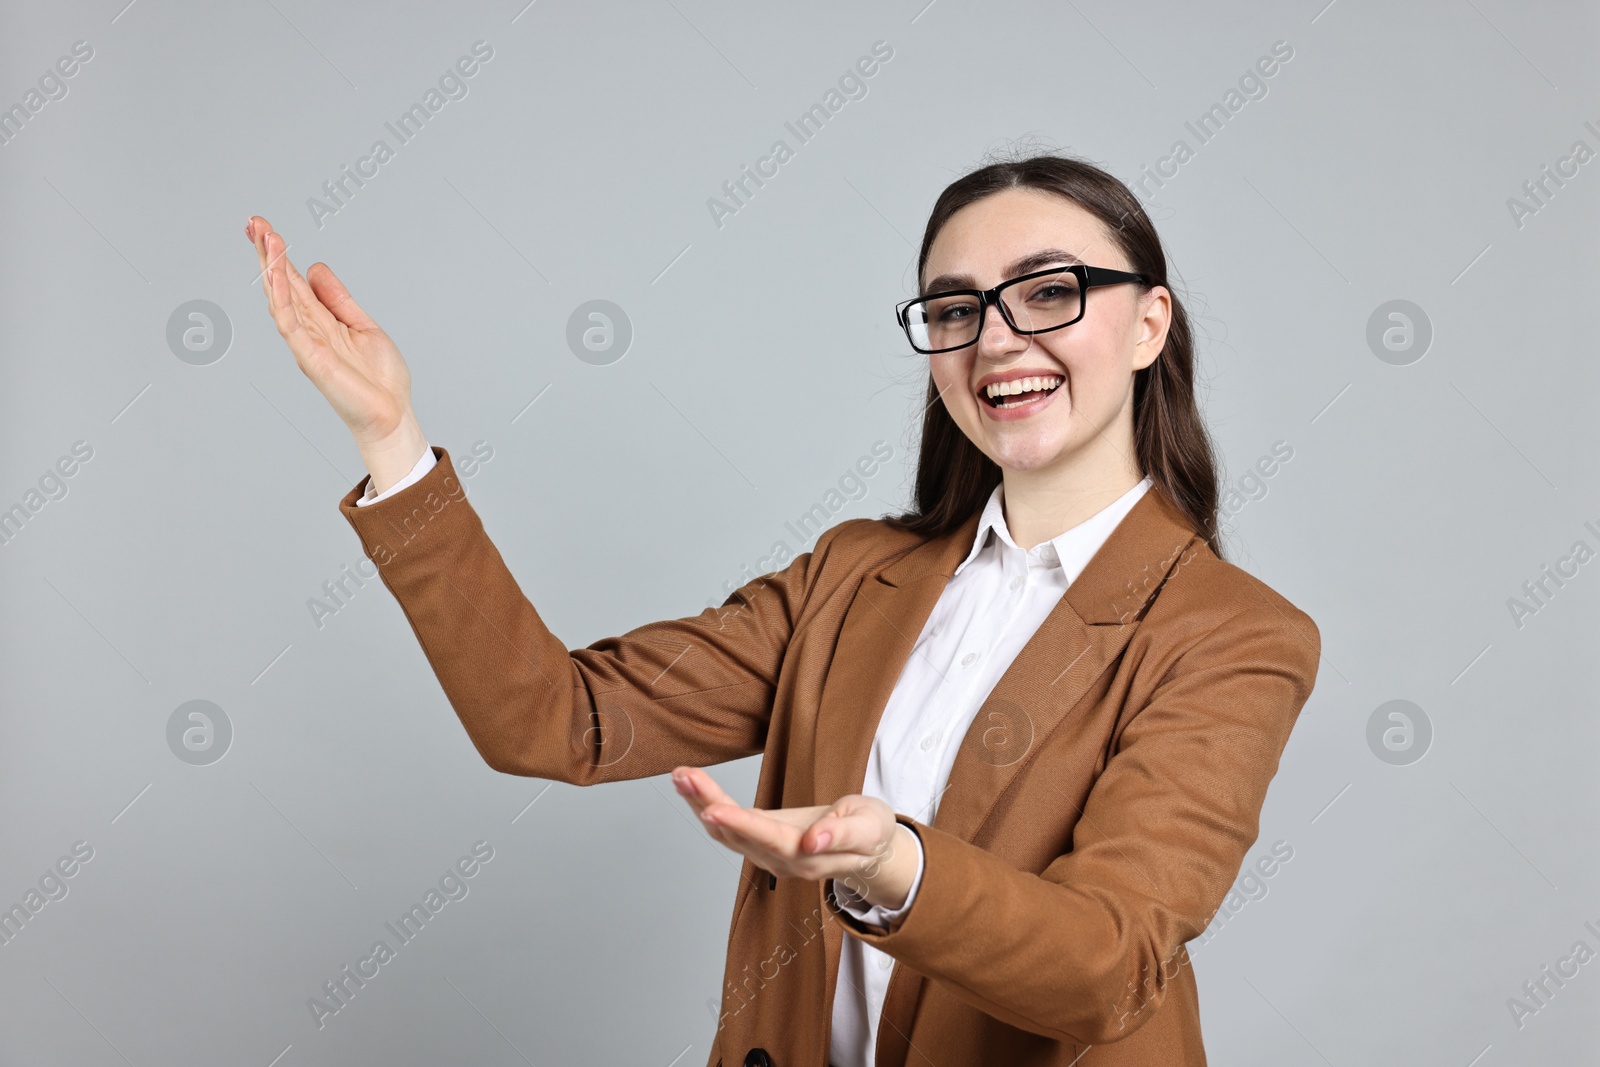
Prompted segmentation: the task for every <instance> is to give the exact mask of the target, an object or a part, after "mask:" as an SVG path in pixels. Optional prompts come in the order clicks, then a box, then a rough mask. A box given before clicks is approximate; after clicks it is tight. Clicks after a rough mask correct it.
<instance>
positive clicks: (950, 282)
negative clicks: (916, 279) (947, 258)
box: [919, 248, 1083, 296]
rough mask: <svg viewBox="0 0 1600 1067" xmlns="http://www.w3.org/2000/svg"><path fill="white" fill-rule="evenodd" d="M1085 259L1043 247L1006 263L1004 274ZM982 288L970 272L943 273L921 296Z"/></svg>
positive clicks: (1013, 275) (1013, 273)
mask: <svg viewBox="0 0 1600 1067" xmlns="http://www.w3.org/2000/svg"><path fill="white" fill-rule="evenodd" d="M1082 262H1083V260H1081V259H1079V258H1078V257H1077V256H1075V255H1073V254H1072V253H1071V252H1067V251H1064V250H1062V249H1060V248H1041V249H1040V250H1039V251H1037V252H1033V253H1030V254H1029V255H1026V256H1023V257H1022V258H1021V259H1019V260H1017V261H1016V262H1015V263H1009V264H1007V265H1006V267H1005V270H1004V274H1005V276H1006V277H1007V278H1015V277H1017V276H1018V275H1021V274H1028V273H1030V272H1031V271H1036V270H1043V269H1044V268H1045V267H1050V266H1055V265H1056V264H1059V263H1082ZM978 288H982V287H981V286H979V285H978V283H977V281H976V280H975V279H974V278H973V277H972V275H970V274H941V275H939V276H938V277H937V278H935V279H933V280H932V281H931V282H929V283H928V284H927V285H926V286H924V287H923V289H922V292H921V294H919V295H921V296H927V295H928V294H929V293H942V292H945V291H946V290H949V289H978Z"/></svg>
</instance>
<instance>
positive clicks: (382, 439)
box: [245, 215, 427, 492]
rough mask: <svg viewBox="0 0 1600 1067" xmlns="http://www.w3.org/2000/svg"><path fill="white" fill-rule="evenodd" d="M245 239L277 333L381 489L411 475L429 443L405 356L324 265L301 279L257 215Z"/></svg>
mask: <svg viewBox="0 0 1600 1067" xmlns="http://www.w3.org/2000/svg"><path fill="white" fill-rule="evenodd" d="M245 236H246V237H248V238H249V239H250V240H251V242H252V243H253V244H254V245H255V246H256V256H257V258H258V259H259V261H260V264H261V272H262V273H261V287H262V289H263V290H264V291H265V292H266V294H267V308H268V310H270V311H271V313H272V321H273V322H274V323H276V324H277V327H278V333H279V334H281V335H282V336H283V339H284V340H285V341H286V342H288V345H289V350H290V351H291V352H293V353H294V361H295V363H296V365H298V366H299V368H300V370H301V371H303V372H304V373H305V375H306V377H308V378H310V379H311V382H312V384H313V385H315V386H316V387H317V389H318V391H320V392H321V393H322V395H323V396H324V397H326V398H327V400H328V403H329V404H331V405H332V406H333V410H334V411H336V412H337V413H338V415H339V417H340V418H341V419H343V420H344V424H345V426H346V427H348V428H349V430H350V433H351V435H352V436H354V437H355V440H356V446H357V447H358V448H359V449H360V450H361V456H362V459H363V460H364V461H365V462H366V465H367V470H368V471H369V472H370V473H371V474H372V482H373V486H374V488H375V489H376V491H378V492H382V491H383V490H385V489H387V488H388V487H389V486H391V485H393V484H394V483H395V482H398V481H399V480H400V479H401V478H403V477H404V476H405V475H406V474H407V473H409V472H410V470H411V468H412V467H413V466H414V465H415V464H416V462H417V460H418V459H420V458H421V457H422V453H423V450H424V448H425V447H426V442H427V439H426V438H425V437H424V436H423V433H422V430H421V428H420V427H419V426H418V425H417V420H416V415H415V414H414V413H413V412H412V410H411V372H410V370H409V369H408V368H407V367H406V361H405V360H404V359H403V358H402V357H401V355H400V350H399V349H398V348H396V347H395V344H394V342H393V341H391V340H390V339H389V335H388V334H386V333H384V332H383V330H382V329H381V328H380V327H379V326H378V324H377V323H376V322H373V321H372V318H371V317H370V316H369V315H368V314H367V313H366V312H365V311H362V310H361V306H360V305H359V304H357V303H356V302H355V298H354V297H352V296H351V295H350V291H349V290H348V289H346V288H345V287H344V284H343V283H342V282H340V281H339V279H338V278H337V277H335V276H334V273H333V271H332V270H330V269H329V268H328V265H327V264H326V263H313V264H312V265H311V267H310V269H309V270H308V271H307V272H306V274H307V277H301V275H300V272H299V271H298V270H296V269H295V267H294V264H293V263H291V262H290V261H289V257H288V256H287V255H285V254H284V252H285V248H286V246H285V244H284V240H283V238H282V237H280V236H279V235H278V234H276V233H274V232H273V230H272V226H271V225H270V224H269V223H268V222H267V220H266V219H264V218H262V217H260V216H259V215H252V216H251V217H250V221H249V223H247V224H246V226H245Z"/></svg>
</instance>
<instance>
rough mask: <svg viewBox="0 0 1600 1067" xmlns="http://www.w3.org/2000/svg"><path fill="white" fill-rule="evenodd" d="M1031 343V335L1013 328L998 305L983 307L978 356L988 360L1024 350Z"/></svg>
mask: <svg viewBox="0 0 1600 1067" xmlns="http://www.w3.org/2000/svg"><path fill="white" fill-rule="evenodd" d="M1032 344H1033V337H1032V336H1031V335H1029V334H1020V333H1018V332H1017V331H1015V330H1013V329H1012V328H1011V324H1010V323H1009V322H1007V321H1006V317H1005V316H1004V315H1003V314H1001V312H1000V308H999V307H997V306H991V307H988V308H985V309H984V313H983V330H982V331H981V332H980V333H979V334H978V346H977V347H978V355H979V356H981V357H982V358H984V359H989V360H994V359H1000V358H1004V357H1006V356H1009V355H1012V354H1014V353H1017V352H1026V351H1027V350H1028V348H1029V347H1030V346H1031V345H1032Z"/></svg>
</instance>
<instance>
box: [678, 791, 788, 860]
mask: <svg viewBox="0 0 1600 1067" xmlns="http://www.w3.org/2000/svg"><path fill="white" fill-rule="evenodd" d="M702 819H703V820H705V821H708V822H711V823H712V825H715V826H717V827H720V828H721V829H722V830H724V831H725V832H726V833H727V834H728V835H729V836H730V837H731V838H733V839H734V840H736V841H738V842H740V843H741V844H743V845H745V846H747V847H750V848H753V849H757V850H759V851H762V852H765V853H770V854H771V855H773V856H793V855H795V854H796V853H797V852H798V851H799V845H800V831H799V830H798V829H797V828H795V827H793V826H790V825H789V824H788V823H785V822H782V821H781V820H778V819H774V818H773V817H772V816H770V815H768V814H767V813H766V812H764V811H762V810H761V809H759V808H741V807H739V806H738V805H737V804H722V803H718V804H711V805H708V806H707V807H706V810H705V811H704V812H703V813H702ZM740 851H743V849H741V850H740Z"/></svg>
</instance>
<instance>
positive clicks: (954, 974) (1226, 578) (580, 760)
mask: <svg viewBox="0 0 1600 1067" xmlns="http://www.w3.org/2000/svg"><path fill="white" fill-rule="evenodd" d="M434 455H435V456H436V457H437V458H438V463H437V465H436V466H435V467H434V468H433V469H432V470H430V471H429V472H428V474H427V475H426V476H425V477H423V478H422V480H421V481H419V482H417V483H416V484H414V485H411V486H408V487H407V488H406V489H403V490H401V491H400V492H399V493H397V494H395V495H394V496H392V497H389V498H387V499H385V500H382V501H379V502H378V503H376V504H373V505H371V506H369V507H363V508H358V507H356V503H355V502H356V500H357V499H358V498H359V497H360V496H361V495H362V493H363V492H364V491H365V489H366V483H367V479H365V478H363V479H362V481H361V482H360V483H359V484H358V485H357V486H356V487H355V488H354V489H353V490H351V491H350V492H349V493H348V494H347V495H346V496H345V497H344V499H343V500H341V501H340V509H341V511H342V512H343V513H344V516H345V518H346V519H348V520H349V522H350V524H351V525H352V526H353V527H354V528H355V530H356V533H357V534H358V535H359V536H360V538H361V543H362V547H363V548H364V549H365V550H366V552H367V554H368V555H369V556H370V557H371V558H372V560H373V561H374V562H375V563H376V564H377V565H378V568H379V570H380V573H381V574H382V577H383V581H384V584H385V585H386V586H387V587H388V588H389V589H390V591H391V592H392V593H393V594H394V596H395V599H396V600H398V601H399V602H400V607H401V609H402V610H403V611H404V612H405V614H406V618H407V620H408V621H409V622H410V623H411V626H412V629H413V630H414V631H415V632H416V635H417V639H418V641H420V642H421V644H422V649H423V652H424V653H425V654H426V655H427V657H428V662H429V663H430V664H432V666H433V669H434V672H435V673H436V674H437V675H438V678H439V682H440V684H441V686H442V687H443V688H444V692H445V695H446V696H447V697H448V698H449V700H450V703H451V705H452V706H453V707H454V708H455V710H456V713H457V715H459V716H460V719H461V723H462V725H463V726H465V727H466V730H467V734H468V736H469V737H471V739H472V742H473V744H474V745H476V746H477V749H478V751H479V752H480V753H481V754H482V755H483V758H484V760H485V761H486V762H487V763H488V764H489V766H491V767H493V768H494V769H496V770H499V771H503V772H505V773H507V774H519V775H532V776H537V777H540V778H549V779H555V780H557V781H562V782H569V783H573V784H577V785H591V784H594V783H597V782H609V781H618V780H622V779H629V778H644V777H649V776H653V775H660V774H665V773H667V772H669V771H670V770H671V769H672V768H673V767H675V766H677V765H679V764H688V765H692V766H706V765H711V764H717V763H722V762H724V761H727V760H732V759H738V758H740V757H744V756H751V755H755V754H756V753H761V754H763V755H764V757H765V758H764V759H763V760H762V763H761V774H760V779H759V782H758V785H757V788H756V797H755V805H756V806H757V807H762V808H777V807H796V806H802V805H811V804H830V803H832V802H833V801H835V800H837V799H838V798H839V797H841V796H844V795H846V794H849V793H854V792H857V791H859V790H860V788H861V785H862V782H863V780H864V775H865V770H866V763H867V754H868V750H869V749H870V747H871V744H872V739H873V736H874V734H875V732H876V730H877V724H878V718H879V716H880V715H881V714H882V711H883V708H884V705H885V704H886V703H887V701H888V698H889V693H890V690H891V689H892V688H893V686H894V684H895V681H896V679H897V677H898V676H899V673H900V669H901V667H902V666H903V665H904V663H905V662H906V659H907V658H908V657H909V656H910V655H911V654H912V653H913V652H914V651H915V649H914V644H915V642H916V640H917V637H918V635H919V634H920V633H921V630H922V625H923V622H924V621H925V620H926V619H927V617H928V615H929V613H930V612H931V611H932V609H933V605H934V602H935V601H936V600H937V599H938V598H939V593H940V591H941V590H943V589H944V586H945V583H946V582H948V581H949V579H950V576H951V574H952V572H953V571H954V570H955V567H956V565H957V564H958V563H959V562H960V561H961V559H962V558H964V557H965V555H966V553H967V551H968V550H969V549H970V548H971V546H972V540H973V537H974V535H975V533H976V530H977V522H978V517H979V516H978V513H977V512H974V513H973V515H972V517H971V518H970V519H969V520H968V521H967V522H966V523H965V524H964V525H963V526H962V527H961V528H960V529H959V530H956V531H955V532H953V533H951V534H949V535H948V536H944V537H939V538H934V539H932V540H927V541H922V540H919V539H918V538H915V537H913V536H911V535H909V534H906V533H901V532H897V531H895V530H893V529H891V528H890V527H889V526H887V525H886V524H884V523H883V522H882V521H880V520H876V519H847V520H845V521H844V522H841V523H839V524H838V525H836V526H834V527H832V528H830V529H828V530H826V531H824V532H823V533H822V534H821V535H820V536H818V538H817V540H816V543H815V546H814V547H813V548H812V550H811V551H809V552H805V553H802V554H801V555H800V556H798V557H797V558H796V559H795V560H794V561H793V562H792V563H790V564H789V565H788V566H787V567H785V568H783V569H782V570H779V571H776V572H774V573H772V574H768V575H765V576H763V577H761V578H758V579H755V580H754V581H751V582H750V583H748V584H746V585H745V586H743V587H742V588H741V589H739V590H738V591H737V592H735V593H734V594H733V595H732V596H730V597H729V598H728V600H727V601H726V602H725V603H724V604H723V606H722V607H721V608H720V609H718V608H706V609H705V610H703V611H701V612H700V614H698V615H696V616H693V617H690V618H683V619H673V620H669V621H665V622H653V623H648V624H646V625H644V626H640V627H638V628H637V629H633V630H630V631H628V632H627V633H626V634H623V635H622V636H621V637H610V638H606V639H604V640H601V641H597V642H595V643H594V644H592V645H590V646H589V647H587V648H580V649H573V650H570V651H569V650H568V649H567V647H566V645H564V644H563V643H562V642H561V640H560V639H559V638H557V637H556V636H555V635H554V634H552V633H551V632H550V631H549V629H547V628H546V627H545V624H544V622H543V620H541V619H540V617H539V613H538V612H537V611H536V610H535V609H534V607H533V605H532V604H530V603H529V602H528V599H527V598H526V597H525V596H524V595H523V593H522V591H521V589H520V588H519V587H518V585H517V581H516V579H515V578H514V577H512V574H511V572H510V570H508V569H507V567H506V564H505V561H504V560H503V559H502V558H501V556H500V553H499V551H498V550H496V548H495V546H494V544H493V543H492V542H491V541H490V540H489V537H488V535H487V534H486V533H485V532H484V529H483V526H482V524H481V522H480V521H479V517H478V515H477V513H476V511H474V509H473V508H472V506H471V504H470V503H468V501H467V499H466V495H465V493H464V491H463V489H462V486H461V483H460V480H459V479H458V478H457V477H456V474H455V471H454V469H453V468H452V466H451V461H450V454H449V452H447V451H446V450H445V449H443V448H439V447H435V448H434ZM1320 647H1321V646H1320V635H1319V633H1318V631H1317V627H1316V625H1315V624H1314V623H1313V622H1312V621H1311V619H1310V618H1309V617H1308V616H1307V615H1306V614H1305V613H1304V612H1302V611H1300V610H1299V609H1297V608H1296V607H1295V606H1294V605H1293V604H1291V603H1289V601H1287V600H1285V599H1284V598H1283V597H1282V596H1279V595H1278V594H1277V593H1276V592H1274V591H1273V590H1272V589H1270V588H1268V587H1267V586H1266V585H1264V584H1262V583H1261V582H1260V581H1258V580H1256V579H1255V578H1252V577H1251V576H1250V575H1249V574H1247V573H1245V572H1244V571H1242V570H1240V569H1239V568H1238V567H1235V566H1233V565H1232V564H1229V563H1225V562H1222V561H1221V560H1219V559H1218V558H1217V557H1216V555H1215V554H1213V553H1212V552H1211V551H1210V550H1209V549H1208V548H1207V547H1206V545H1205V542H1204V540H1203V539H1201V538H1199V537H1198V536H1197V535H1196V534H1195V532H1194V530H1193V529H1192V528H1191V527H1190V525H1189V524H1188V522H1187V521H1186V520H1185V518H1184V517H1183V515H1182V514H1181V513H1180V512H1179V511H1178V510H1177V509H1176V508H1175V507H1173V506H1172V504H1171V503H1170V501H1168V500H1167V498H1166V497H1165V496H1164V494H1163V493H1162V492H1161V491H1160V489H1159V488H1152V489H1151V490H1150V491H1149V492H1147V493H1146V494H1145V495H1144V496H1143V497H1142V498H1140V500H1139V502H1138V503H1137V504H1135V505H1134V506H1133V509H1132V510H1131V511H1130V512H1129V513H1128V514H1127V516H1126V517H1124V518H1123V520H1122V522H1121V523H1120V524H1119V525H1118V526H1117V528H1116V529H1115V530H1114V531H1113V532H1112V534H1111V536H1110V537H1109V538H1108V539H1107V540H1106V542H1105V543H1104V545H1102V547H1101V548H1100V549H1099V551H1097V552H1096V553H1095V555H1094V557H1093V558H1092V559H1091V560H1090V561H1089V564H1088V566H1087V567H1086V568H1085V569H1084V571H1083V573H1082V574H1081V575H1079V577H1078V579H1077V580H1076V581H1075V582H1073V583H1072V585H1071V586H1070V587H1069V588H1068V589H1067V591H1066V593H1065V594H1064V595H1063V596H1062V599H1061V601H1060V603H1059V604H1057V605H1056V606H1055V608H1054V609H1053V610H1052V611H1051V613H1050V615H1049V616H1048V617H1047V618H1046V619H1045V621H1044V623H1043V624H1042V625H1041V626H1040V628H1039V630H1038V631H1037V632H1036V633H1035V634H1034V636H1033V637H1032V638H1031V639H1030V640H1029V641H1028V643H1027V645H1026V646H1025V647H1024V648H1023V649H1022V651H1021V652H1020V653H1019V654H1018V656H1017V658H1016V660H1015V661H1014V662H1013V663H1012V664H1011V666H1010V667H1009V669H1007V671H1006V672H1005V674H1004V676H1003V677H1002V678H1001V679H1000V681H999V683H998V684H997V685H996V687H995V689H994V691H993V692H992V693H991V695H990V696H989V698H988V700H987V701H986V702H985V704H984V706H983V708H982V709H980V712H979V714H978V716H977V718H976V719H974V721H973V724H972V727H971V729H969V730H968V732H967V734H966V737H965V738H964V739H963V741H962V743H961V748H960V749H959V751H958V754H957V756H956V760H955V765H954V768H953V769H952V771H951V773H950V779H949V783H948V788H947V790H946V792H945V793H944V794H943V795H942V797H941V799H940V801H939V804H938V808H937V815H936V817H935V818H934V820H933V822H932V823H931V824H926V823H923V822H921V821H919V820H917V819H914V818H910V817H907V816H905V815H901V816H900V818H899V821H900V822H902V823H904V824H906V825H907V826H909V827H910V828H911V829H912V830H914V831H915V832H916V833H917V834H918V836H919V837H920V838H921V840H922V845H923V849H924V853H925V856H926V867H925V870H924V873H923V880H922V884H921V887H920V889H919V890H918V894H917V898H916V900H915V901H914V902H913V903H912V906H911V908H910V910H909V911H908V912H907V913H906V915H905V916H904V917H903V918H902V919H901V920H900V921H899V923H898V925H897V926H896V927H895V928H894V929H885V928H884V927H882V926H875V927H869V926H867V925H865V924H862V923H860V922H859V921H858V920H856V919H855V918H854V917H853V916H850V915H847V914H846V913H844V912H842V911H840V910H839V909H838V907H837V905H836V902H835V901H834V899H833V896H832V888H831V887H832V882H831V880H830V881H824V882H814V881H807V880H803V879H788V878H786V879H774V878H771V877H769V875H768V874H767V873H766V872H765V871H762V870H760V869H759V868H757V867H756V866H755V865H754V864H752V863H751V862H749V861H748V860H746V861H745V862H744V864H743V867H742V870H741V879H740V885H739V888H738V895H737V898H736V900H735V903H734V908H733V918H732V921H731V923H730V926H729V934H728V956H727V965H726V968H725V972H724V979H725V984H724V988H723V995H722V1017H721V1021H720V1023H719V1025H718V1027H717V1032H716V1035H715V1039H714V1042H713V1045H712V1049H711V1055H710V1057H709V1058H708V1060H707V1065H708V1067H717V1065H718V1064H722V1065H726V1067H734V1065H739V1064H763V1063H766V1064H775V1065H776V1067H799V1065H804V1067H825V1065H826V1064H827V1054H828V1040H829V1031H830V1025H831V1016H832V997H833V989H834V985H835V983H836V981H837V978H838V969H839V950H840V944H841V941H842V939H843V937H845V936H846V935H847V934H848V936H851V937H859V938H861V939H862V940H864V941H866V942H867V943H869V944H872V945H875V946H877V947H878V948H879V949H881V950H883V951H884V952H886V953H888V954H889V955H891V956H893V957H894V958H895V960H896V962H897V964H898V966H896V967H895V970H894V973H893V975H892V977H891V979H890V982H889V988H888V993H887V999H886V1001H885V1003H884V1007H883V1016H882V1021H881V1022H880V1024H879V1033H878V1045H877V1053H876V1056H877V1059H876V1063H877V1067H891V1065H892V1067H900V1065H903V1064H904V1065H908V1064H917V1065H929V1067H957V1065H965V1064H980V1063H983V1064H1007V1065H1023V1064H1027V1065H1034V1064H1037V1065H1041V1067H1042V1065H1051V1067H1066V1065H1068V1064H1072V1065H1076V1067H1113V1065H1117V1067H1123V1065H1128V1067H1132V1065H1137V1067H1177V1065H1188V1067H1199V1065H1203V1064H1204V1063H1205V1062H1206V1058H1205V1051H1204V1048H1203V1046H1202V1042H1201V1031H1200V1003H1199V998H1198V994H1197V990H1196V986H1195V980H1194V972H1193V969H1192V968H1191V967H1190V966H1189V957H1188V954H1187V952H1186V951H1185V949H1184V943H1185V942H1186V941H1189V940H1190V939H1192V938H1194V937H1196V936H1197V935H1199V934H1200V933H1201V932H1202V931H1203V930H1204V929H1205V927H1206V926H1207V925H1208V923H1209V922H1210V920H1211V917H1212V916H1213V915H1214V914H1215V912H1216V911H1217V908H1218V906H1219V905H1220V904H1221V902H1222V900H1223V897H1224V895H1225V894H1226V893H1227V892H1228V889H1229V886H1230V884H1231V883H1232V882H1233V880H1234V878H1235V877H1236V876H1237V874H1238V872H1239V869H1240V866H1241V864H1242V862H1243V860H1244V857H1245V852H1246V850H1247V849H1248V848H1249V847H1250V845H1251V844H1252V843H1253V842H1254V841H1255V839H1256V835H1257V832H1258V823H1257V820H1258V816H1259V813H1260V810H1261V805H1262V801H1263V799H1264V797H1265V794H1266V791H1267V785H1268V783H1269V782H1271V780H1272V776H1273V774H1274V773H1275V772H1276V771H1277V767H1278V759H1279V756H1280V754H1281V753H1282V751H1283V747H1284V745H1285V743H1286V742H1287V741H1288V737H1289V730H1290V728H1291V727H1292V726H1293V725H1294V722H1295V719H1296V718H1297V716H1298V715H1299V712H1300V708H1301V707H1302V706H1303V705H1304V704H1305V702H1306V699H1307V697H1308V696H1309V695H1310V693H1311V688H1312V685H1313V683H1314V681H1315V679H1316V674H1317V665H1318V661H1319V658H1320Z"/></svg>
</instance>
